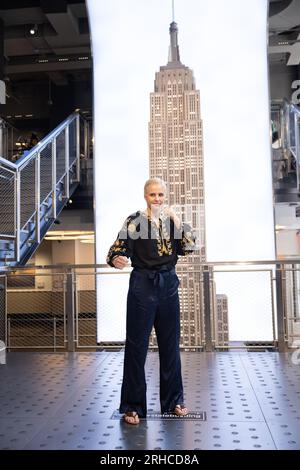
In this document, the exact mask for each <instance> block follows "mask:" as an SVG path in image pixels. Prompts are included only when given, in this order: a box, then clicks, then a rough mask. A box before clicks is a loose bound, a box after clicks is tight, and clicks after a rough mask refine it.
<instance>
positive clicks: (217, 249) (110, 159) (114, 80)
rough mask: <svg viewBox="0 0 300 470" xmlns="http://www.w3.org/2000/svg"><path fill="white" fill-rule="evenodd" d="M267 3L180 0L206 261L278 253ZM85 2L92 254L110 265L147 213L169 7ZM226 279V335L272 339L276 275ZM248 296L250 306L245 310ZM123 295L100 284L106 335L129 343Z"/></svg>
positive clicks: (143, 1)
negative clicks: (192, 85) (200, 148)
mask: <svg viewBox="0 0 300 470" xmlns="http://www.w3.org/2000/svg"><path fill="white" fill-rule="evenodd" d="M267 3H268V2H267V0H252V1H251V3H250V4H248V5H247V7H246V8H245V3H244V2H241V1H240V0H227V1H226V2H224V0H211V1H209V2H208V1H207V0H177V1H176V5H175V21H176V22H177V23H178V27H179V46H180V56H181V61H182V62H183V63H184V64H185V65H187V66H189V67H190V68H192V69H193V71H194V74H195V78H196V87H197V89H199V90H200V95H201V112H202V119H203V134H204V170H205V171H204V175H205V206H206V243H207V244H206V248H207V259H208V261H227V260H228V261H242V260H259V259H263V260H267V259H273V258H274V256H275V250H274V224H273V201H272V182H271V156H270V142H269V114H268V107H269V103H268V99H269V97H268V77H267ZM87 6H88V11H89V18H90V26H91V39H92V49H93V61H94V126H95V149H94V150H95V217H96V256H97V262H98V263H103V262H105V255H106V253H107V250H108V248H109V246H110V244H111V243H112V242H113V240H114V239H115V237H116V234H117V232H118V230H119V228H120V226H121V223H122V221H123V220H124V219H125V217H126V216H127V215H128V214H130V213H132V212H134V211H136V210H137V209H139V208H141V207H143V183H144V180H145V179H146V178H147V177H148V161H149V153H148V121H149V115H150V114H149V107H150V104H149V101H150V100H149V93H150V92H151V91H153V83H154V74H155V71H157V70H158V69H159V66H160V65H165V64H166V62H167V53H168V45H169V32H168V28H169V23H170V21H171V1H169V0H151V2H149V1H148V0H127V1H126V0H110V1H109V2H105V1H104V0H103V1H102V0H87ZM228 279H229V277H228V276H227V281H226V276H224V275H222V276H221V275H219V276H218V277H217V292H218V293H225V294H227V295H228V297H229V322H230V334H231V336H230V339H253V336H254V337H255V338H256V339H269V338H270V337H271V329H270V328H271V326H270V321H269V316H270V302H269V300H268V301H266V292H268V293H269V292H270V284H269V280H267V278H266V279H264V281H262V279H261V278H260V276H258V277H257V279H256V280H255V279H254V278H253V276H252V277H251V280H250V278H249V279H247V274H244V275H243V281H242V280H239V284H238V285H236V286H232V284H230V283H229V280H228ZM230 282H231V281H230ZM228 283H229V284H230V286H229V284H228ZM122 284H124V283H122ZM250 288H251V291H250ZM233 291H234V292H235V294H233ZM245 293H248V294H249V295H250V296H251V299H252V301H251V302H244V303H241V302H240V304H239V303H238V301H237V298H238V297H240V298H241V299H242V298H243V296H244V294H245ZM230 295H231V298H230ZM234 295H235V298H234ZM125 300H126V288H125V287H123V288H122V289H120V290H119V292H118V293H117V295H115V294H113V293H112V290H109V289H108V288H105V289H103V288H102V289H98V312H99V311H100V308H101V315H100V316H99V318H98V320H99V321H98V326H99V330H98V339H99V340H101V341H104V340H108V339H109V335H111V338H110V339H123V338H124V324H125V323H124V322H125ZM112 302H116V303H117V305H116V307H115V308H114V309H112V308H111V305H112ZM230 302H231V303H230ZM106 305H109V314H107V315H106V314H105V311H106V310H108V309H107V308H106ZM112 312H115V313H114V314H113V313H112ZM257 322H259V324H260V329H259V331H257ZM108 324H110V326H111V327H108V330H107V328H106V330H107V334H105V335H104V336H103V334H102V332H103V331H104V329H103V326H104V325H106V327H107V325H108ZM109 330H110V332H109ZM112 335H113V338H112Z"/></svg>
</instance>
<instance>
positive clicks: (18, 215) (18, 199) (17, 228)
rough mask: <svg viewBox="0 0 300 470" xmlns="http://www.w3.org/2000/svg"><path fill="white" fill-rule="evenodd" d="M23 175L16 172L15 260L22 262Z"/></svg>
mask: <svg viewBox="0 0 300 470" xmlns="http://www.w3.org/2000/svg"><path fill="white" fill-rule="evenodd" d="M20 179H21V173H20V171H19V170H17V171H16V179H15V235H16V238H15V240H16V241H15V258H16V261H18V262H19V261H20V243H21V237H20V228H21V184H20V183H21V181H20Z"/></svg>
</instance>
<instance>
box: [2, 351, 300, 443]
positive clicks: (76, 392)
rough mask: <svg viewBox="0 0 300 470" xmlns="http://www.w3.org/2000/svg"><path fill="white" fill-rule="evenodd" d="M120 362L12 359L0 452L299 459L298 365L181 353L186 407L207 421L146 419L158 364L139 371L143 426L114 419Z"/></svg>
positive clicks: (152, 355)
mask: <svg viewBox="0 0 300 470" xmlns="http://www.w3.org/2000/svg"><path fill="white" fill-rule="evenodd" d="M122 361H123V353H122V352H98V353H95V352H90V353H88V352H82V353H80V352H78V353H62V354H54V353H32V352H28V353H25V352H12V353H9V354H8V355H7V364H6V365H0V377H1V381H0V449H34V450H37V449H101V450H104V449H105V450H107V449H108V450H113V449H120V450H122V449H143V450H150V449H152V450H154V449H171V450H182V449H185V450H189V449H253V450H258V449H300V365H293V364H292V362H291V360H290V355H289V354H279V353H274V352H251V353H246V352H245V353H243V352H242V353H239V352H220V353H204V352H183V353H182V369H183V379H184V388H185V395H186V403H187V405H188V407H189V409H190V411H191V412H195V413H197V412H198V413H199V412H205V414H206V420H205V421H201V420H200V419H196V418H192V419H185V418H184V419H182V418H175V419H171V420H168V419H157V418H156V419H154V417H152V416H151V414H152V415H153V414H154V413H158V412H159V384H158V354H157V353H156V352H149V354H148V358H147V364H146V373H147V381H148V410H149V414H150V416H149V418H148V419H147V420H142V421H141V422H140V424H139V425H138V426H130V425H127V424H125V423H124V422H123V421H122V420H120V419H119V415H118V413H117V412H116V410H117V408H118V405H119V394H120V386H121V378H122V377H121V375H122Z"/></svg>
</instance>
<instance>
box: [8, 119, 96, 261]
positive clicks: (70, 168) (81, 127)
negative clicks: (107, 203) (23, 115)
mask: <svg viewBox="0 0 300 470" xmlns="http://www.w3.org/2000/svg"><path fill="white" fill-rule="evenodd" d="M81 148H83V152H84V151H85V149H86V148H87V125H86V122H85V120H84V119H83V118H82V116H81V115H80V114H79V113H78V112H75V113H73V114H71V115H70V116H69V117H68V118H67V119H66V120H65V121H63V123H62V124H60V125H59V126H58V127H56V129H54V130H53V131H52V132H51V133H50V134H48V135H47V136H46V137H45V138H44V139H43V140H41V141H40V142H39V143H38V144H37V145H36V146H35V147H33V148H32V149H31V150H30V151H29V153H28V154H27V155H24V156H23V157H21V158H20V159H19V160H18V161H17V162H16V163H13V162H10V161H8V160H6V159H4V158H2V157H0V213H1V218H0V264H5V265H16V264H22V263H24V262H26V261H27V260H28V259H29V257H30V256H31V255H32V253H33V252H34V251H35V249H36V247H37V246H38V245H39V243H40V241H41V239H42V238H43V236H44V235H45V233H46V232H47V230H48V229H49V228H50V226H51V225H52V223H53V222H54V221H55V219H56V217H57V215H58V214H59V213H60V211H61V210H62V209H63V207H64V205H65V204H66V202H67V201H68V199H69V197H70V195H71V194H72V192H73V191H74V190H75V188H76V187H77V185H78V183H79V181H80V153H81Z"/></svg>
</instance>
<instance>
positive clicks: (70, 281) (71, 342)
mask: <svg viewBox="0 0 300 470" xmlns="http://www.w3.org/2000/svg"><path fill="white" fill-rule="evenodd" d="M74 276H75V274H74V272H73V271H72V269H70V270H68V271H67V273H66V277H67V282H66V292H65V296H66V302H65V305H66V316H67V341H68V351H69V352H74V351H75V322H74V318H75V293H74V285H75V283H74Z"/></svg>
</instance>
